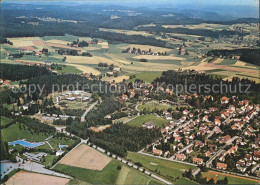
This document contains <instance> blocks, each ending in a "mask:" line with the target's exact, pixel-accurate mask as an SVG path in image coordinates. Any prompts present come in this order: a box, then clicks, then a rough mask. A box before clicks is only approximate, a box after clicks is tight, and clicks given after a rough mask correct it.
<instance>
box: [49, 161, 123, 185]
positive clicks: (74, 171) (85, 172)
mask: <svg viewBox="0 0 260 185" xmlns="http://www.w3.org/2000/svg"><path fill="white" fill-rule="evenodd" d="M119 165H121V164H120V162H118V161H115V160H112V161H111V162H110V163H109V164H108V165H106V167H104V168H103V170H101V171H98V170H90V169H85V168H79V167H74V166H68V165H63V164H58V165H57V166H55V168H54V169H55V170H57V171H59V172H61V173H64V174H68V175H70V176H73V177H74V179H75V180H80V181H83V182H87V183H90V184H115V182H116V180H117V177H118V173H119V170H117V167H118V166H119Z"/></svg>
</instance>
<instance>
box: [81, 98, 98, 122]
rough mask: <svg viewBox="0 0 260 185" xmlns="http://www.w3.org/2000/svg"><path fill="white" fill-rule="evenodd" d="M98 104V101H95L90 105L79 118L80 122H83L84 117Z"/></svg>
mask: <svg viewBox="0 0 260 185" xmlns="http://www.w3.org/2000/svg"><path fill="white" fill-rule="evenodd" d="M97 103H98V101H96V102H95V103H93V104H92V105H90V106H89V108H88V109H87V110H86V112H84V114H83V115H82V116H81V119H80V121H81V122H84V121H85V117H86V115H87V114H88V112H89V111H91V109H93V108H94V107H95V105H96V104H97Z"/></svg>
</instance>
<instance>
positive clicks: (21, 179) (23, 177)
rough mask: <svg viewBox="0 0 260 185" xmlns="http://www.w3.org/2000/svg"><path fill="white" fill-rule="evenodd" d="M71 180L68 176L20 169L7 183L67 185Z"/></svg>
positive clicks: (16, 184)
mask: <svg viewBox="0 0 260 185" xmlns="http://www.w3.org/2000/svg"><path fill="white" fill-rule="evenodd" d="M69 181H70V179H67V178H61V177H56V176H50V175H43V174H38V173H32V172H26V171H19V172H18V173H16V174H15V175H13V176H12V177H11V178H10V179H9V180H8V181H7V182H6V185H13V184H15V185H36V184H37V185H46V184H52V185H65V184H67V183H68V182H69Z"/></svg>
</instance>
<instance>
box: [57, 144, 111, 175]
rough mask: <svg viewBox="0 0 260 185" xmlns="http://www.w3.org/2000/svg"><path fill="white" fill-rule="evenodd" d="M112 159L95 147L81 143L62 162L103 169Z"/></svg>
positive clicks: (86, 167) (92, 168)
mask: <svg viewBox="0 0 260 185" xmlns="http://www.w3.org/2000/svg"><path fill="white" fill-rule="evenodd" d="M110 161H111V159H110V158H109V157H107V156H105V155H103V154H101V153H100V152H98V151H96V150H95V149H93V148H91V147H89V146H87V145H80V146H78V147H77V148H75V149H74V150H73V151H71V152H70V153H69V154H68V155H66V156H65V157H64V158H63V159H62V160H61V161H60V164H65V165H69V166H75V167H79V168H85V169H90V170H99V171H101V170H102V169H103V168H104V167H105V166H106V165H107V164H108V163H109V162H110Z"/></svg>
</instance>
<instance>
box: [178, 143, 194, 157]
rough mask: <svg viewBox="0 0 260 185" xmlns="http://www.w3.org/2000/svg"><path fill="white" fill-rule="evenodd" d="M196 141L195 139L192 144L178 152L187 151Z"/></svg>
mask: <svg viewBox="0 0 260 185" xmlns="http://www.w3.org/2000/svg"><path fill="white" fill-rule="evenodd" d="M194 143H195V141H193V142H192V143H191V144H189V145H187V146H186V147H185V148H183V149H181V150H180V151H178V152H177V153H178V154H180V153H182V152H184V151H186V150H187V149H188V148H189V147H191V146H193V145H194Z"/></svg>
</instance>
